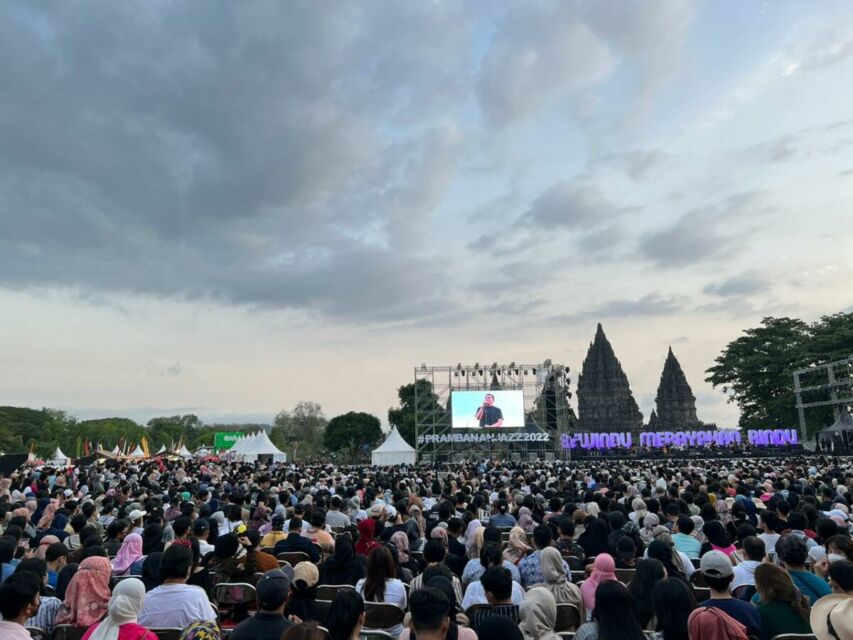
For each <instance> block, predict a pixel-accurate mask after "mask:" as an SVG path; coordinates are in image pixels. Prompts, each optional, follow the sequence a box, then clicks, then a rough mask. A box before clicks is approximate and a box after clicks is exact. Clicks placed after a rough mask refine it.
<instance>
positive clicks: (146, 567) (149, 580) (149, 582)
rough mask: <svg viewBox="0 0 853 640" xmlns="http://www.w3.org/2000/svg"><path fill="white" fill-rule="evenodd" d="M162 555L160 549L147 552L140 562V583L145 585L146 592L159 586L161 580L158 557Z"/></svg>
mask: <svg viewBox="0 0 853 640" xmlns="http://www.w3.org/2000/svg"><path fill="white" fill-rule="evenodd" d="M162 557H163V552H162V551H155V552H154V553H150V554H148V556H147V557H146V558H145V561H144V562H143V563H142V583H143V584H144V585H145V591H146V592H147V591H151V589H154V588H155V587H159V586H160V584H161V582H162V581H161V580H160V559H161V558H162Z"/></svg>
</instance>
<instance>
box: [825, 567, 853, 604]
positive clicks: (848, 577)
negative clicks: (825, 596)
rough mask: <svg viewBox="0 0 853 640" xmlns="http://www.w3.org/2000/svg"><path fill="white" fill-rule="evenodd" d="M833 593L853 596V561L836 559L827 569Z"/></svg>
mask: <svg viewBox="0 0 853 640" xmlns="http://www.w3.org/2000/svg"><path fill="white" fill-rule="evenodd" d="M827 577H828V578H829V586H830V588H831V589H832V593H835V594H843V595H850V596H853V562H850V561H849V560H836V561H835V562H833V563H832V564H831V565H829V570H828V571H827Z"/></svg>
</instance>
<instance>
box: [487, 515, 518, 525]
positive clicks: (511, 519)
mask: <svg viewBox="0 0 853 640" xmlns="http://www.w3.org/2000/svg"><path fill="white" fill-rule="evenodd" d="M516 524H518V523H517V521H516V519H515V516H513V515H510V514H508V513H499V514H497V515H495V516H491V517H490V518H489V526H490V527H514V526H515V525H516Z"/></svg>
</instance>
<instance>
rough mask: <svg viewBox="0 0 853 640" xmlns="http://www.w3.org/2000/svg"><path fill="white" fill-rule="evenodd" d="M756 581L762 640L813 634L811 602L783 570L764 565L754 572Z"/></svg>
mask: <svg viewBox="0 0 853 640" xmlns="http://www.w3.org/2000/svg"><path fill="white" fill-rule="evenodd" d="M759 542H760V541H759ZM762 544H763V543H762ZM754 578H755V589H756V591H757V592H758V615H759V616H760V618H761V640H771V639H772V638H773V637H775V636H777V635H779V634H780V633H811V631H812V630H811V625H810V624H809V615H810V607H809V603H808V600H807V599H806V598H804V597H803V594H802V593H801V592H800V590H799V589H797V588H796V587H795V586H794V583H793V581H792V580H791V576H790V575H789V574H788V573H787V572H786V571H785V570H784V569H782V568H781V567H778V566H776V565H774V564H769V563H761V564H759V565H758V567H756V569H755V573H754Z"/></svg>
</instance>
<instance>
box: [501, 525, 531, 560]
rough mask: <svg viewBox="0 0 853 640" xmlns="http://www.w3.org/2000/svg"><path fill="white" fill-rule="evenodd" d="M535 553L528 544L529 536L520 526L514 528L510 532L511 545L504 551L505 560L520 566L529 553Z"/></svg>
mask: <svg viewBox="0 0 853 640" xmlns="http://www.w3.org/2000/svg"><path fill="white" fill-rule="evenodd" d="M531 551H533V549H532V548H531V547H530V545H529V544H527V534H526V533H525V532H524V529H522V528H521V527H520V526H516V527H513V528H512V529H511V530H510V532H509V543H508V544H507V546H506V549H504V560H506V561H508V562H511V563H513V564H514V565H518V563H519V562H521V561H522V560H523V559H524V558H525V557H526V556H527V554H528V553H530V552H531Z"/></svg>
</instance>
